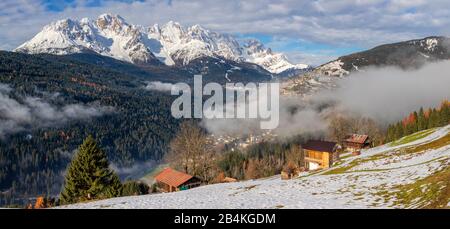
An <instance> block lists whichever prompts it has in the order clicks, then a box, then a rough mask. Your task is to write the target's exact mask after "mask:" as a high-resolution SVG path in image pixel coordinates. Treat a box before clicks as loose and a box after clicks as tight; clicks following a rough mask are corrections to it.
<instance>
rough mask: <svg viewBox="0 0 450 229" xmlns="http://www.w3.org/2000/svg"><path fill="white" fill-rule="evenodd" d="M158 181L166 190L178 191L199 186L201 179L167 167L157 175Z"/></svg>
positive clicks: (159, 185) (160, 186)
mask: <svg viewBox="0 0 450 229" xmlns="http://www.w3.org/2000/svg"><path fill="white" fill-rule="evenodd" d="M155 180H156V183H157V185H158V187H159V188H161V189H162V190H163V191H164V192H176V191H180V190H187V189H191V188H195V187H198V186H200V185H201V184H202V182H201V180H200V179H199V178H197V177H194V176H192V175H189V174H186V173H183V172H179V171H176V170H174V169H171V168H166V169H164V170H163V171H162V172H160V173H159V174H158V175H156V176H155Z"/></svg>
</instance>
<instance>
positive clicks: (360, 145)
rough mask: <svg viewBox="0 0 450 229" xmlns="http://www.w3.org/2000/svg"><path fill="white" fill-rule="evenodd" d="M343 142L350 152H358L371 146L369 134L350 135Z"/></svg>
mask: <svg viewBox="0 0 450 229" xmlns="http://www.w3.org/2000/svg"><path fill="white" fill-rule="evenodd" d="M343 143H344V147H345V149H346V150H347V151H350V152H356V151H360V150H361V149H365V148H368V147H370V140H369V136H368V135H363V134H351V135H348V136H347V138H346V139H345V140H344V142H343Z"/></svg>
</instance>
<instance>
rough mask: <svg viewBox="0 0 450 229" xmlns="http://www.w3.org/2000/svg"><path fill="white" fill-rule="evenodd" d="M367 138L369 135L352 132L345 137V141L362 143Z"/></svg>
mask: <svg viewBox="0 0 450 229" xmlns="http://www.w3.org/2000/svg"><path fill="white" fill-rule="evenodd" d="M368 138H369V135H363V134H352V135H350V136H348V138H347V139H345V141H346V142H353V143H359V144H364V143H365V142H366V141H367V139H368Z"/></svg>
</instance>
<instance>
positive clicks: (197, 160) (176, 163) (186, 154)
mask: <svg viewBox="0 0 450 229" xmlns="http://www.w3.org/2000/svg"><path fill="white" fill-rule="evenodd" d="M215 159H216V156H215V152H214V150H213V148H212V145H211V144H210V142H209V140H208V138H207V135H206V133H205V132H204V131H203V130H202V129H201V128H199V127H198V126H197V125H196V124H195V123H194V122H192V121H186V122H183V123H182V124H181V125H180V131H179V132H178V134H177V135H176V137H175V138H174V139H173V140H172V141H171V143H170V148H169V153H168V154H167V156H166V161H167V162H168V163H169V164H170V165H171V166H172V167H174V168H176V169H179V170H182V171H183V172H185V173H188V174H191V175H194V176H197V177H200V178H202V179H203V180H204V181H207V182H209V181H211V180H212V179H213V177H214V175H215V170H216V169H215Z"/></svg>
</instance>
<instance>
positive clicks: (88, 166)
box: [60, 136, 122, 204]
mask: <svg viewBox="0 0 450 229" xmlns="http://www.w3.org/2000/svg"><path fill="white" fill-rule="evenodd" d="M121 186H122V184H121V183H120V180H119V177H118V176H117V175H116V174H115V173H114V171H112V170H111V169H110V168H109V162H108V159H107V157H106V154H105V152H104V151H103V150H101V149H100V148H99V147H98V146H97V143H96V142H95V140H94V139H93V137H92V136H89V137H87V138H86V139H85V140H84V142H83V144H82V145H81V146H80V147H79V149H78V152H77V154H76V155H75V157H74V159H73V160H72V162H71V163H70V166H69V168H68V170H67V174H66V180H65V184H64V188H63V191H62V192H61V194H60V201H61V203H62V204H71V203H77V202H81V201H88V200H94V199H105V198H111V197H116V196H119V195H120V191H121Z"/></svg>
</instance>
